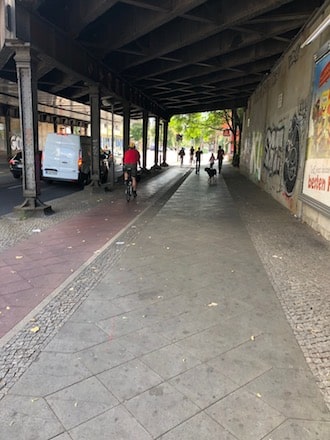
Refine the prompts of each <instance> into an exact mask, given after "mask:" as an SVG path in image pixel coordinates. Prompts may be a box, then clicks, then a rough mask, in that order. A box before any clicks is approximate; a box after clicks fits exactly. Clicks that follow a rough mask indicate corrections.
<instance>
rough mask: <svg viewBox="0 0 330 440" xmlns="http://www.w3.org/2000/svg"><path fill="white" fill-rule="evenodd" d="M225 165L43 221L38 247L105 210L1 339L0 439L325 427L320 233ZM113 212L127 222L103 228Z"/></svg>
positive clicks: (291, 432) (275, 437)
mask: <svg viewBox="0 0 330 440" xmlns="http://www.w3.org/2000/svg"><path fill="white" fill-rule="evenodd" d="M224 168H225V169H224V174H223V176H219V177H218V178H217V183H216V184H213V185H209V184H208V182H207V175H206V173H201V174H200V175H198V176H197V175H195V174H194V173H192V174H190V175H189V176H188V178H187V179H186V180H184V178H185V177H186V176H185V170H184V169H180V168H175V169H174V170H168V171H166V172H165V173H163V174H162V175H161V176H159V178H157V179H154V180H153V181H150V182H148V183H147V184H146V185H145V187H144V188H143V190H142V191H141V196H139V197H141V199H140V201H139V204H138V205H136V206H135V207H134V205H133V204H132V205H129V206H127V204H126V205H125V204H124V206H123V204H122V203H121V200H122V199H121V198H118V202H115V201H114V200H113V203H112V210H110V211H109V212H107V211H105V210H106V209H107V208H106V207H108V206H110V203H109V202H110V200H107V201H102V202H101V203H100V206H99V207H95V208H92V209H91V210H90V211H89V212H88V214H87V217H86V216H85V215H83V216H80V215H79V216H76V217H75V216H73V217H72V218H71V219H67V220H65V221H63V222H61V223H59V224H58V225H55V226H53V227H50V228H49V229H48V230H47V231H48V232H47V233H45V234H44V236H43V238H42V244H43V249H44V248H46V247H47V246H46V245H47V240H48V239H50V240H53V242H54V240H55V241H56V237H58V236H59V234H61V233H63V226H65V227H67V225H68V223H70V222H73V223H72V224H71V229H70V230H71V231H72V228H74V227H75V228H76V231H78V230H79V231H80V233H79V235H80V234H81V233H82V231H83V233H82V235H81V236H83V237H85V233H86V234H87V231H88V230H89V229H90V228H91V226H92V225H95V224H94V221H95V219H96V217H101V216H100V212H102V213H103V217H102V221H101V222H100V223H99V224H98V225H97V227H96V225H95V227H94V228H93V229H92V235H91V236H89V239H88V240H87V241H89V240H92V239H91V237H92V236H93V237H94V236H97V237H99V240H100V241H97V240H98V239H97V240H96V242H95V243H94V245H95V249H94V252H96V253H95V255H94V256H93V258H92V259H90V260H89V261H86V258H88V255H87V254H84V255H83V252H82V250H81V248H80V249H79V252H75V253H74V258H72V263H75V264H76V267H74V268H73V270H74V272H72V273H68V274H66V278H65V276H64V282H63V280H62V281H61V282H60V283H59V285H58V287H57V288H56V289H55V291H54V292H53V293H51V294H50V295H48V296H47V295H46V294H45V295H46V296H47V301H45V303H44V304H43V307H42V306H41V305H39V306H38V307H37V309H34V312H35V313H34V318H33V320H31V322H25V325H24V326H21V328H18V327H17V328H16V331H12V332H11V333H10V336H11V338H10V339H8V337H7V338H5V339H6V344H5V345H4V346H3V347H2V351H3V353H2V354H4V356H2V359H3V358H4V357H5V358H6V361H5V363H4V366H3V367H2V369H1V372H2V375H3V377H6V378H7V381H6V383H5V384H4V388H3V389H2V392H3V396H2V399H1V400H0V438H1V439H2V438H3V439H6V440H21V439H22V440H23V439H24V440H25V439H26V440H30V439H31V440H32V439H33V440H48V439H57V440H78V439H79V440H84V439H92V440H103V439H104V440H105V439H106V440H108V439H114V440H121V439H125V440H126V439H129V440H130V439H132V440H140V439H143V440H144V439H164V440H172V439H175V440H177V439H179V440H186V439H189V440H192V439H193V440H194V439H196V440H201V439H202V440H204V439H205V440H213V439H217V440H219V439H224V440H235V439H236V440H250V439H251V440H262V439H267V440H269V439H272V440H283V439H289V440H296V439H297V440H316V439H318V440H328V439H329V438H330V412H329V409H328V407H327V405H326V401H327V399H328V394H327V393H328V389H329V383H328V378H329V376H328V375H327V374H328V373H327V372H326V371H327V367H328V365H329V364H328V361H329V345H328V343H329V339H328V337H329V332H328V322H329V321H328V320H327V318H329V315H328V312H329V309H328V304H329V301H328V300H329V292H328V286H329V274H328V270H327V267H328V257H329V243H327V242H325V241H324V240H323V239H322V238H321V237H319V236H318V235H317V234H315V233H314V232H313V231H312V230H310V229H309V228H308V227H306V226H305V225H302V224H301V223H300V222H298V221H297V220H296V219H294V218H293V217H291V216H290V214H289V213H288V212H287V211H286V210H284V209H283V208H281V207H280V206H279V205H278V204H277V203H276V202H275V201H273V200H272V199H271V198H270V197H267V195H266V194H265V193H263V192H261V191H259V190H258V188H256V187H255V186H254V185H253V184H252V183H250V182H248V181H247V180H246V179H245V178H244V177H242V176H240V175H239V174H238V172H237V170H234V169H232V168H231V167H229V166H227V167H224ZM173 173H174V174H173ZM181 182H182V184H181V185H180V186H178V185H179V183H181ZM171 188H172V189H171ZM159 189H162V191H161V192H159ZM174 189H176V191H175V192H174V193H173V191H174ZM143 193H144V194H143ZM153 194H157V196H154V195H153ZM111 197H112V195H111V196H110V198H111ZM115 198H116V197H115ZM113 205H118V206H117V207H116V211H115V212H114V211H113ZM120 206H121V209H120V208H119V207H120ZM97 210H99V211H100V212H98V215H97V216H96V215H94V214H95V213H97ZM128 213H129V214H130V216H128V217H129V218H128V217H127V215H128ZM105 214H106V215H105ZM109 215H113V217H111V218H112V220H114V219H115V218H116V217H117V216H119V217H120V216H121V217H122V218H123V219H124V218H125V219H126V220H125V222H124V223H123V222H122V223H121V222H119V223H120V224H119V225H118V229H117V231H116V232H114V231H113V235H110V233H109V224H108V220H105V219H106V218H107V219H108V218H110V217H109ZM88 217H90V220H91V218H93V222H91V221H89V222H87V221H86V218H88ZM83 219H85V220H84V221H83ZM85 222H86V223H85ZM83 228H84V229H83ZM64 229H65V228H64ZM104 230H106V233H105V235H103V233H104ZM53 231H56V233H55V234H54V232H53ZM77 235H78V232H77ZM38 237H39V240H40V236H39V235H38ZM64 237H65V235H64ZM86 237H87V236H86ZM295 238H296V239H295ZM31 239H34V237H33V236H32V237H31V238H30V239H29V240H31ZM71 239H73V237H72V234H69V236H68V238H67V241H65V238H63V241H62V253H61V254H59V256H58V257H59V258H60V259H62V257H64V256H65V255H66V252H67V249H68V247H70V246H71V242H70V243H69V240H71ZM84 239H85V238H84ZM29 240H28V241H29ZM80 241H81V237H80ZM57 242H59V240H57ZM39 244H40V243H39ZM68 245H69V246H68ZM17 246H21V244H20V243H18V244H17ZM17 246H16V245H15V246H13V247H8V249H7V250H5V251H3V253H2V255H1V256H3V254H4V253H6V252H13V254H12V255H14V254H15V250H16V255H17V249H18V248H17ZM76 246H78V241H77V242H76V241H75V242H74V245H73V246H72V248H73V249H75V248H76ZM15 248H16V249H15ZM83 248H84V246H83ZM71 256H72V255H71ZM47 258H48V257H47ZM80 258H81V260H79V259H80ZM315 258H317V261H318V265H317V268H315V267H313V269H312V272H311V269H310V267H309V266H308V264H309V262H310V259H312V260H314V261H315ZM39 261H40V260H39ZM67 266H69V265H68V263H67ZM71 267H72V265H70V269H71ZM70 272H71V270H70ZM67 275H69V278H68V277H67ZM316 276H317V279H318V281H317V282H314V281H311V278H312V277H313V280H314V277H316ZM312 310H314V311H315V312H312ZM314 314H315V315H316V316H314ZM31 329H35V330H36V329H38V331H36V332H35V333H34V332H31ZM36 341H37V342H36ZM298 342H299V343H300V345H299V343H298ZM20 344H21V345H20ZM29 344H31V345H29ZM26 346H29V347H30V348H29V349H28V350H27V349H26ZM20 350H21V351H20ZM20 355H21V358H20V357H19V356H20ZM306 360H307V361H306ZM10 361H12V362H11V366H10V367H8V365H9V364H10ZM6 362H7V363H6ZM18 364H19V365H18ZM17 365H18V367H17ZM315 365H318V366H319V367H320V371H318V370H317V368H314V366H315ZM9 370H10V371H9ZM8 379H9V380H8ZM321 391H322V392H321ZM0 392H1V390H0Z"/></svg>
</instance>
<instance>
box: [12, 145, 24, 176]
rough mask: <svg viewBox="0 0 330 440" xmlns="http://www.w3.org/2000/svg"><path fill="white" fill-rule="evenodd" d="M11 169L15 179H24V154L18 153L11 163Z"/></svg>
mask: <svg viewBox="0 0 330 440" xmlns="http://www.w3.org/2000/svg"><path fill="white" fill-rule="evenodd" d="M9 169H10V171H11V173H12V175H13V176H14V178H15V179H19V178H20V177H22V172H23V171H22V169H23V163H22V152H21V151H18V152H17V153H16V154H15V155H14V156H13V157H12V158H11V159H10V161H9Z"/></svg>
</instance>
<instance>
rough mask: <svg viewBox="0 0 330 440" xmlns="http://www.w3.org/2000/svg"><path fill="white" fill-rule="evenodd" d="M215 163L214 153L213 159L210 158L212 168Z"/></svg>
mask: <svg viewBox="0 0 330 440" xmlns="http://www.w3.org/2000/svg"><path fill="white" fill-rule="evenodd" d="M214 162H215V156H214V154H213V153H212V154H211V157H210V168H213V165H214Z"/></svg>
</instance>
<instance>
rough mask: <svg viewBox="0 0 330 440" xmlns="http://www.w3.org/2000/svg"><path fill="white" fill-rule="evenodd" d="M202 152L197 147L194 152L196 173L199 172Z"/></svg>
mask: <svg viewBox="0 0 330 440" xmlns="http://www.w3.org/2000/svg"><path fill="white" fill-rule="evenodd" d="M202 154H203V151H202V150H201V149H200V147H198V149H197V151H196V153H195V160H196V174H199V170H200V168H201V156H202Z"/></svg>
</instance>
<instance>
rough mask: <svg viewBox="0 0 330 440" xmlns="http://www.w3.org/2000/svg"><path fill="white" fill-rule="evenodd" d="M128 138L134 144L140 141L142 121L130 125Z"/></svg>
mask: <svg viewBox="0 0 330 440" xmlns="http://www.w3.org/2000/svg"><path fill="white" fill-rule="evenodd" d="M130 136H131V138H132V139H134V140H135V142H140V140H141V139H142V121H139V122H133V124H131V127H130Z"/></svg>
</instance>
